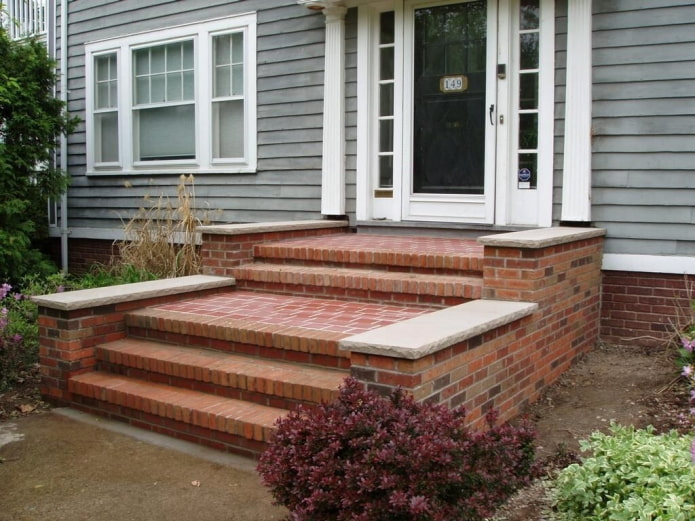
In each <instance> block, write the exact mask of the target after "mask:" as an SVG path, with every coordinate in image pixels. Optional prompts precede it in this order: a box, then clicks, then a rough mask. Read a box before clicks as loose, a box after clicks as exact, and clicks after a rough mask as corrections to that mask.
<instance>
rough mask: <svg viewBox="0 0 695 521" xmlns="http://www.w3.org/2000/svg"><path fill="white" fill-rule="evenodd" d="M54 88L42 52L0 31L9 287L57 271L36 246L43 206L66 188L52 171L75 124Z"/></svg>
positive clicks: (0, 245)
mask: <svg viewBox="0 0 695 521" xmlns="http://www.w3.org/2000/svg"><path fill="white" fill-rule="evenodd" d="M55 84H56V74H55V64H54V62H53V61H52V60H51V59H50V57H49V55H48V51H47V49H46V47H45V46H44V45H43V44H42V43H40V42H39V41H37V40H35V39H31V38H29V39H23V40H19V41H17V40H12V39H11V38H10V37H9V35H8V34H7V31H6V30H5V29H4V28H2V27H0V193H1V194H2V200H0V280H10V281H12V282H13V284H16V283H17V282H19V280H20V279H21V278H22V277H23V276H25V275H27V274H30V273H38V272H40V273H43V274H48V273H51V272H53V271H55V266H53V265H52V263H50V261H48V260H47V258H46V257H45V256H43V255H42V254H41V252H40V250H39V249H38V247H37V243H38V241H39V240H40V239H41V238H43V237H45V235H46V201H47V200H48V198H51V197H56V196H58V195H60V194H61V193H63V192H64V191H65V189H66V188H67V185H68V179H67V176H66V174H65V173H64V172H62V171H60V170H59V169H58V168H56V167H55V166H54V161H53V157H52V155H53V150H54V148H55V145H56V139H57V137H58V136H59V135H60V134H67V133H69V132H71V131H72V130H74V128H75V126H76V125H77V119H76V118H72V117H69V116H68V115H66V114H65V113H64V105H63V103H62V102H61V101H60V100H58V99H56V98H55V96H54V94H53V88H54V86H55Z"/></svg>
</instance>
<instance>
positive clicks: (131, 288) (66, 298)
mask: <svg viewBox="0 0 695 521" xmlns="http://www.w3.org/2000/svg"><path fill="white" fill-rule="evenodd" d="M235 284H236V280H234V279H233V278H232V277H216V276H212V275H191V276H189V277H178V278H174V279H161V280H150V281H146V282H135V283H132V284H121V285H118V286H107V287H104V288H93V289H82V290H78V291H66V292H65V293H53V294H51V295H40V296H35V297H31V299H32V300H33V301H34V302H36V303H37V304H38V305H39V306H44V307H47V308H50V309H59V310H62V311H73V310H76V309H86V308H92V307H97V306H105V305H109V304H120V303H122V302H130V301H134V300H142V299H148V298H156V297H161V296H166V295H178V294H181V293H191V292H197V291H203V290H207V289H215V288H224V287H227V286H234V285H235Z"/></svg>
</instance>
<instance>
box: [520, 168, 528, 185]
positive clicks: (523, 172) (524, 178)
mask: <svg viewBox="0 0 695 521" xmlns="http://www.w3.org/2000/svg"><path fill="white" fill-rule="evenodd" d="M530 180H531V170H529V169H528V168H521V169H519V182H520V183H528V182H529V181H530Z"/></svg>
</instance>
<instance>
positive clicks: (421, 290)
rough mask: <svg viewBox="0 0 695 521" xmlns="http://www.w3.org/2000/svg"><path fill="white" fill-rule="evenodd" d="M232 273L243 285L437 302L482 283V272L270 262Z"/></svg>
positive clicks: (467, 293) (461, 298)
mask: <svg viewBox="0 0 695 521" xmlns="http://www.w3.org/2000/svg"><path fill="white" fill-rule="evenodd" d="M232 274H233V276H234V278H235V279H236V282H237V287H238V288H241V289H252V290H255V291H274V292H278V293H288V294H292V295H319V296H321V297H327V298H342V299H359V300H365V301H378V302H387V303H397V304H418V305H426V306H438V307H442V306H454V305H457V304H462V303H463V302H468V301H470V300H475V299H479V298H480V297H481V293H482V286H483V282H482V278H480V277H465V276H454V275H437V274H425V273H405V272H392V271H381V270H367V269H355V268H335V267H324V266H298V265H289V266H288V265H285V264H268V263H256V264H246V265H243V266H240V267H238V268H234V269H233V270H232Z"/></svg>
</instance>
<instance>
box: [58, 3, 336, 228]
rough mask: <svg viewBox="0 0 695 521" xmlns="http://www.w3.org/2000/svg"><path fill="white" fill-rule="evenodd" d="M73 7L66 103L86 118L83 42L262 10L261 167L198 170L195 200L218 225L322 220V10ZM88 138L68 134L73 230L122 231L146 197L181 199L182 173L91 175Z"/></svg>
mask: <svg viewBox="0 0 695 521" xmlns="http://www.w3.org/2000/svg"><path fill="white" fill-rule="evenodd" d="M69 8H70V26H69V40H68V42H69V45H70V46H69V49H68V56H69V62H68V65H69V68H68V88H69V89H70V92H69V104H68V107H69V110H70V111H71V112H72V113H74V114H76V115H78V116H80V117H81V118H82V119H84V118H85V117H86V115H85V114H84V110H85V95H86V89H85V55H84V44H85V43H88V42H92V41H96V40H101V39H105V38H111V37H121V36H125V35H128V34H133V33H136V32H142V31H149V30H155V29H161V28H166V27H173V26H176V25H181V24H187V23H195V22H201V21H205V20H210V19H214V18H219V17H223V16H230V15H233V14H241V13H247V12H254V11H255V12H256V13H257V22H258V25H257V35H258V36H257V42H256V44H257V49H258V52H257V57H256V58H257V88H258V92H257V109H258V135H257V142H258V171H257V173H255V174H224V173H215V174H195V172H193V173H194V174H195V191H196V198H197V204H198V205H199V206H201V207H202V205H204V206H206V207H209V208H210V209H215V210H218V209H219V210H220V212H219V214H218V215H219V216H221V217H220V219H221V221H220V222H223V221H224V220H229V221H233V222H251V221H263V220H284V219H309V218H318V217H320V181H321V141H322V112H323V103H322V100H323V67H324V63H323V55H324V38H325V25H324V17H323V15H322V14H320V13H314V12H312V11H309V10H307V9H306V8H304V7H301V6H298V5H297V3H296V2H295V1H294V0H239V1H234V2H230V1H228V0H186V1H185V2H181V1H176V0H148V1H146V2H143V1H140V0H121V1H118V2H114V1H113V0H108V1H107V0H94V1H90V2H70V4H69ZM58 12H60V6H58ZM58 47H59V48H60V42H59V45H58ZM84 132H85V129H84V124H82V125H80V127H79V128H78V130H77V132H75V133H74V134H73V135H71V136H70V138H69V147H68V164H69V170H70V174H71V176H72V178H73V182H72V185H71V187H70V191H69V208H68V210H69V224H70V226H71V227H84V228H112V229H117V228H120V227H121V226H122V223H121V220H122V219H123V218H127V217H128V216H131V215H133V214H134V212H136V211H137V209H138V208H139V207H140V206H143V205H145V202H144V199H143V198H144V196H145V195H146V194H149V195H150V196H152V197H158V196H159V194H162V193H163V194H166V195H167V196H168V197H170V198H172V199H174V198H175V196H176V185H177V183H178V182H179V176H178V174H177V173H176V174H175V173H172V174H171V175H166V174H157V175H132V176H122V175H92V176H86V175H85V168H86V164H85V153H86V136H85V133H84ZM126 184H127V185H128V186H129V187H126Z"/></svg>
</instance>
